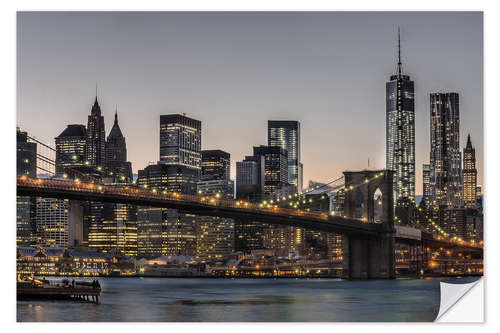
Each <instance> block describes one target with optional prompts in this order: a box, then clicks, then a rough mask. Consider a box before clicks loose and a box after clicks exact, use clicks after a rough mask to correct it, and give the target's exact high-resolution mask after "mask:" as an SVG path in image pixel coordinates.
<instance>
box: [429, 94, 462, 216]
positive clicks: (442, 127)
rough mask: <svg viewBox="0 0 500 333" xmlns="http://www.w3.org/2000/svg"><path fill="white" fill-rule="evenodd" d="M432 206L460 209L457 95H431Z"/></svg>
mask: <svg viewBox="0 0 500 333" xmlns="http://www.w3.org/2000/svg"><path fill="white" fill-rule="evenodd" d="M430 119H431V124H430V126H431V142H430V143H431V147H430V148H431V149H430V165H431V179H430V187H431V206H433V207H439V206H444V207H448V208H450V207H460V206H461V205H462V198H461V197H462V191H461V184H462V181H461V176H462V170H461V169H462V168H461V153H460V115H459V96H458V94H457V93H432V94H430Z"/></svg>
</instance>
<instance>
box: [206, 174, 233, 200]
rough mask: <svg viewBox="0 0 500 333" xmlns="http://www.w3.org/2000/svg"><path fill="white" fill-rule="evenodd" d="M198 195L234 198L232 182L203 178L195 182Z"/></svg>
mask: <svg viewBox="0 0 500 333" xmlns="http://www.w3.org/2000/svg"><path fill="white" fill-rule="evenodd" d="M197 189H198V190H197V193H198V195H209V196H216V197H217V198H223V199H234V182H233V181H232V180H226V179H215V180H204V181H199V182H198V183H197Z"/></svg>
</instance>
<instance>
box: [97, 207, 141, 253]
mask: <svg viewBox="0 0 500 333" xmlns="http://www.w3.org/2000/svg"><path fill="white" fill-rule="evenodd" d="M100 213H101V216H100V218H99V220H100V223H94V224H91V225H90V230H89V235H88V246H89V248H91V249H95V250H98V251H101V252H111V251H117V252H119V253H123V254H124V255H132V256H135V255H137V207H136V206H132V205H126V204H119V203H103V204H102V209H101V210H100Z"/></svg>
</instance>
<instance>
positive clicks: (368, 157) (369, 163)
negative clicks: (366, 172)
mask: <svg viewBox="0 0 500 333" xmlns="http://www.w3.org/2000/svg"><path fill="white" fill-rule="evenodd" d="M368 169H370V158H369V157H368Z"/></svg>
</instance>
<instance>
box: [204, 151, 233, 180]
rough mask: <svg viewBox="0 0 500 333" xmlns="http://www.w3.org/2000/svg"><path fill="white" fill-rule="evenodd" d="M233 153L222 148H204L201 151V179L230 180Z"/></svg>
mask: <svg viewBox="0 0 500 333" xmlns="http://www.w3.org/2000/svg"><path fill="white" fill-rule="evenodd" d="M230 168H231V155H230V154H229V153H226V152H225V151H222V150H203V151H202V152H201V179H200V180H214V179H220V180H230V179H231V177H230V176H231V172H230V170H231V169H230Z"/></svg>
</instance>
